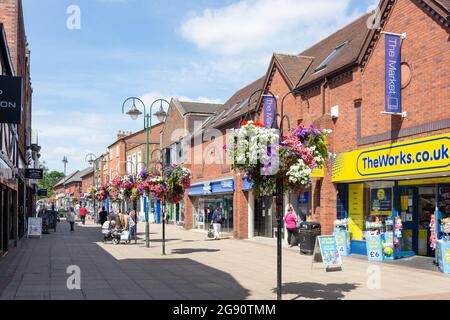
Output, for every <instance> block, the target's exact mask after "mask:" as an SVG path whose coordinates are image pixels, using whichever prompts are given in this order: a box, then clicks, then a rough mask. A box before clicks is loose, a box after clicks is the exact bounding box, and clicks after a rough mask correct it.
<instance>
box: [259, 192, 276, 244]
mask: <svg viewBox="0 0 450 320" xmlns="http://www.w3.org/2000/svg"><path fill="white" fill-rule="evenodd" d="M275 208H276V207H275V201H274V198H273V197H264V198H263V199H260V200H255V237H264V238H274V237H275V230H274V227H275V226H276V221H275V218H276V217H275Z"/></svg>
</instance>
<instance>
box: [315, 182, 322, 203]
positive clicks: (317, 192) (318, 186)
mask: <svg viewBox="0 0 450 320" xmlns="http://www.w3.org/2000/svg"><path fill="white" fill-rule="evenodd" d="M321 191H322V180H317V182H316V187H315V188H314V209H316V208H318V207H320V194H321Z"/></svg>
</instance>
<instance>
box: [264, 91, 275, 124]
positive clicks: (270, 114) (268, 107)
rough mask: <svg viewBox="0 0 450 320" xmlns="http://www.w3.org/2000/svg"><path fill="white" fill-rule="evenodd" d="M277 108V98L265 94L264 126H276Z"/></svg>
mask: <svg viewBox="0 0 450 320" xmlns="http://www.w3.org/2000/svg"><path fill="white" fill-rule="evenodd" d="M276 108H277V105H276V101H275V98H274V97H272V96H264V127H266V128H273V127H274V124H275V115H276V111H277V110H276Z"/></svg>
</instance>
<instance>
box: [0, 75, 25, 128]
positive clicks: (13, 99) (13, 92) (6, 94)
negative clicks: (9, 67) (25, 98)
mask: <svg viewBox="0 0 450 320" xmlns="http://www.w3.org/2000/svg"><path fill="white" fill-rule="evenodd" d="M21 112H22V78H21V77H10V76H0V123H11V124H20V120H21Z"/></svg>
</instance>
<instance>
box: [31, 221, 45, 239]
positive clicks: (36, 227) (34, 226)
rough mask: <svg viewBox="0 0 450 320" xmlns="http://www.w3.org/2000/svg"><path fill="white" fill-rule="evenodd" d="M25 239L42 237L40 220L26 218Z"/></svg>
mask: <svg viewBox="0 0 450 320" xmlns="http://www.w3.org/2000/svg"><path fill="white" fill-rule="evenodd" d="M27 231H28V232H27V237H28V238H29V237H40V238H41V237H42V218H28V230H27Z"/></svg>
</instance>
